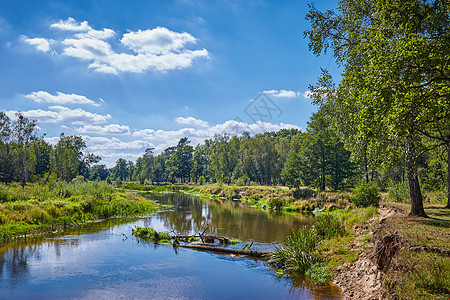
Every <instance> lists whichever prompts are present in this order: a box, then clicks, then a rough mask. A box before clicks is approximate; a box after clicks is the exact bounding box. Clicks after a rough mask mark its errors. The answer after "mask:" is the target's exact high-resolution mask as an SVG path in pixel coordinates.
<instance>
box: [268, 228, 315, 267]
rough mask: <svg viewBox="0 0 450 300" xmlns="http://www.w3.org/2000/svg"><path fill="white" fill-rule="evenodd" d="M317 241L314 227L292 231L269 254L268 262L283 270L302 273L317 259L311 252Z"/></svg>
mask: <svg viewBox="0 0 450 300" xmlns="http://www.w3.org/2000/svg"><path fill="white" fill-rule="evenodd" d="M318 242H319V239H318V236H317V233H316V231H315V229H314V227H305V228H302V229H300V230H298V231H297V232H295V231H293V232H292V233H291V234H290V235H289V236H287V237H286V239H285V240H284V242H283V244H282V246H281V247H277V250H276V251H274V252H273V253H272V254H271V257H270V259H269V263H271V264H272V265H274V266H275V267H276V268H277V269H281V270H283V271H284V272H287V273H292V272H300V273H302V274H304V273H305V272H306V270H308V269H309V268H310V266H311V265H313V264H315V263H317V262H318V259H317V258H316V257H315V256H314V255H312V254H311V252H313V251H314V250H315V249H316V246H317V243H318Z"/></svg>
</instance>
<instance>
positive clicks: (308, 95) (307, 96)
mask: <svg viewBox="0 0 450 300" xmlns="http://www.w3.org/2000/svg"><path fill="white" fill-rule="evenodd" d="M302 96H303V98H305V99H310V98H311V97H312V92H311V91H306V92H304V93H302Z"/></svg>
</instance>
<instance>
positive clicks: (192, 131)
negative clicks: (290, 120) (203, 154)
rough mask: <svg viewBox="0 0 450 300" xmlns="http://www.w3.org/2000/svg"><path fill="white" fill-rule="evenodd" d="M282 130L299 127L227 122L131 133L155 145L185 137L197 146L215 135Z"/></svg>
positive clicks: (170, 143) (173, 143)
mask: <svg viewBox="0 0 450 300" xmlns="http://www.w3.org/2000/svg"><path fill="white" fill-rule="evenodd" d="M193 119H194V118H193ZM195 120H197V119H195ZM197 121H201V120H197ZM203 122H204V121H203ZM205 123H206V122H205ZM206 124H207V123H206ZM284 128H287V129H290V128H295V129H300V127H298V126H296V125H292V124H285V123H280V124H273V123H268V122H262V121H258V122H256V123H253V124H248V123H246V122H239V121H236V120H228V121H226V122H224V123H221V124H216V125H213V126H211V125H208V126H204V127H199V128H189V127H186V128H182V129H178V130H161V129H159V130H154V129H143V130H137V131H135V132H134V133H133V136H135V137H138V138H141V139H145V140H148V141H151V142H152V143H154V144H156V145H157V144H161V143H164V144H166V145H175V144H176V143H177V142H178V140H179V139H180V138H182V137H187V138H189V139H190V140H191V141H192V143H193V144H198V143H202V142H203V141H204V140H205V139H210V138H213V137H214V135H215V134H228V135H240V134H242V133H243V132H245V131H248V132H250V133H251V134H259V133H264V132H268V131H279V130H281V129H284Z"/></svg>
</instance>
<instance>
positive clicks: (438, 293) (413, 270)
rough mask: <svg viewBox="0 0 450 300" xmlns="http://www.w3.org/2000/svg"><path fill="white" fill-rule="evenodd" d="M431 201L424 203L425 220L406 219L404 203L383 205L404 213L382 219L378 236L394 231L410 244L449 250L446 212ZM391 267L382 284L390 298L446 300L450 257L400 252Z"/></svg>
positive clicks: (449, 292)
mask: <svg viewBox="0 0 450 300" xmlns="http://www.w3.org/2000/svg"><path fill="white" fill-rule="evenodd" d="M427 198H428V197H427ZM428 199H430V198H428ZM431 199H432V198H431ZM431 201H433V199H432V200H431ZM431 201H427V202H425V203H424V208H425V212H426V213H427V215H428V216H429V218H419V217H412V216H408V215H407V214H408V212H409V209H410V206H409V205H408V204H406V203H392V202H391V203H387V204H389V205H393V206H397V207H400V208H402V209H403V210H404V213H402V214H399V215H396V216H394V217H391V218H388V219H386V221H385V222H384V223H383V227H382V231H381V235H383V234H387V233H390V232H394V231H397V232H399V233H400V234H401V235H402V236H403V237H404V238H405V239H406V240H407V241H408V242H409V243H411V244H413V245H420V246H427V247H433V248H438V249H442V250H447V251H448V250H450V235H449V232H450V231H449V229H450V210H449V209H444V208H443V206H444V205H443V204H442V203H440V202H438V203H436V202H434V201H433V202H431ZM395 265H396V266H397V267H396V268H395V269H393V270H390V272H388V273H387V274H386V276H385V278H384V282H383V284H384V286H385V288H386V289H387V290H388V292H389V294H390V295H391V298H392V299H449V295H450V275H449V274H450V257H445V256H441V255H438V254H435V253H428V252H417V251H410V250H409V249H403V250H401V251H400V253H399V255H398V256H397V258H396V259H395Z"/></svg>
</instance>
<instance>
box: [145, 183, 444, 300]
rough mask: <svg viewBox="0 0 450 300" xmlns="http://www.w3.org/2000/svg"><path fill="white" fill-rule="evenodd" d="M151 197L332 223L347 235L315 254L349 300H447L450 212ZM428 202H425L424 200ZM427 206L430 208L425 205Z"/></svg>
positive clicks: (253, 195) (325, 200) (239, 197)
mask: <svg viewBox="0 0 450 300" xmlns="http://www.w3.org/2000/svg"><path fill="white" fill-rule="evenodd" d="M144 189H148V190H149V191H152V192H177V191H181V190H182V191H183V192H184V193H187V194H192V195H195V196H203V197H209V198H214V199H222V200H225V199H229V200H233V201H240V202H241V203H245V204H248V205H251V206H255V207H258V208H260V209H263V210H267V209H271V210H278V211H293V212H296V211H299V212H300V211H313V210H314V209H316V208H318V207H322V208H325V209H324V211H328V212H331V213H332V214H333V215H336V216H337V217H338V218H339V220H340V222H342V223H343V224H344V226H345V229H346V233H345V234H344V235H337V236H335V237H333V238H330V239H324V240H322V241H321V242H320V243H319V244H318V247H317V250H316V252H314V254H316V255H317V256H319V257H320V258H321V259H322V261H323V263H324V264H325V265H326V267H327V268H328V270H329V271H330V273H331V275H332V280H333V281H334V282H335V283H336V284H338V285H339V286H340V287H341V288H342V291H343V293H344V295H345V296H346V297H347V298H348V299H448V295H449V290H450V279H449V276H448V274H450V258H449V252H450V248H449V245H450V235H449V228H450V210H448V209H444V208H443V206H444V205H442V204H438V203H434V202H430V200H428V202H426V203H424V206H425V210H426V212H427V214H428V215H429V217H430V218H418V217H410V216H408V211H409V204H407V203H386V202H384V203H382V204H381V205H380V207H379V208H375V207H367V208H355V207H354V206H353V204H351V203H350V201H349V195H347V194H345V193H340V194H337V193H317V192H315V191H312V190H309V189H301V190H299V191H298V192H295V191H294V190H290V189H288V188H284V187H266V186H244V187H241V186H227V185H217V184H212V185H205V186H162V187H144ZM427 198H430V197H427ZM431 201H433V200H431Z"/></svg>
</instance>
